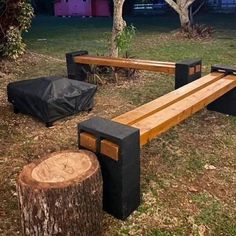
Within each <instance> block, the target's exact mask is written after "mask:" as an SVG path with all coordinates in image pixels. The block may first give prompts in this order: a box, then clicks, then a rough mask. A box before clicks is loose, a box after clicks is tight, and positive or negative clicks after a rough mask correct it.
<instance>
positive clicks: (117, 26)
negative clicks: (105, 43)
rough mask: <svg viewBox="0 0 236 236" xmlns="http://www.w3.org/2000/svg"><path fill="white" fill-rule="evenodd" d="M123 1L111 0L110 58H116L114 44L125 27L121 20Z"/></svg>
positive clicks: (123, 21)
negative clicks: (112, 8)
mask: <svg viewBox="0 0 236 236" xmlns="http://www.w3.org/2000/svg"><path fill="white" fill-rule="evenodd" d="M124 1H125V0H113V3H114V11H113V27H112V37H111V56H112V57H118V54H119V51H118V46H117V43H116V39H117V37H118V35H119V34H121V33H122V31H123V30H124V28H125V26H126V22H125V20H124V19H123V5H124Z"/></svg>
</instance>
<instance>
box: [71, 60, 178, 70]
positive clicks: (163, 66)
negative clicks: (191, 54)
mask: <svg viewBox="0 0 236 236" xmlns="http://www.w3.org/2000/svg"><path fill="white" fill-rule="evenodd" d="M74 61H75V62H76V63H81V64H94V65H103V66H111V67H124V68H133V69H139V70H148V71H155V72H163V73H168V74H175V64H169V63H163V62H162V63H157V62H151V61H145V60H135V59H117V58H109V57H108V58H106V57H94V56H77V57H74Z"/></svg>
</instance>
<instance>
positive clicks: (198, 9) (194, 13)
mask: <svg viewBox="0 0 236 236" xmlns="http://www.w3.org/2000/svg"><path fill="white" fill-rule="evenodd" d="M205 3H206V1H205V0H203V1H202V3H201V4H200V5H199V6H198V8H197V9H196V10H195V11H194V12H193V13H192V14H193V16H195V15H196V14H197V13H198V12H199V11H200V9H201V8H202V7H203V5H204V4H205Z"/></svg>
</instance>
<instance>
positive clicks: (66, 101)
mask: <svg viewBox="0 0 236 236" xmlns="http://www.w3.org/2000/svg"><path fill="white" fill-rule="evenodd" d="M96 90H97V86H96V85H92V84H89V83H85V82H81V81H77V80H70V79H66V78H57V77H42V78H37V79H30V80H23V81H17V82H13V83H9V84H8V87H7V92H8V101H9V102H10V103H12V104H13V106H14V109H15V110H17V111H19V112H22V113H25V114H30V115H32V116H35V117H37V118H39V119H40V120H42V121H43V122H45V123H51V122H54V121H56V120H58V119H61V118H63V117H66V116H70V115H73V114H76V113H78V112H80V111H86V110H90V109H92V107H93V98H94V95H95V93H96Z"/></svg>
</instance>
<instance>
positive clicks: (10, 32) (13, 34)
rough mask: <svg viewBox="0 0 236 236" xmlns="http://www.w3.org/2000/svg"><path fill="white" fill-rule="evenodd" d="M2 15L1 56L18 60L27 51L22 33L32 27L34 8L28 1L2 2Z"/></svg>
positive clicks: (0, 8)
mask: <svg viewBox="0 0 236 236" xmlns="http://www.w3.org/2000/svg"><path fill="white" fill-rule="evenodd" d="M6 3H7V4H6ZM0 15H1V18H0V26H1V30H0V56H7V57H10V58H13V59H17V58H18V57H19V56H20V55H22V54H23V53H24V51H25V46H26V45H25V44H24V43H23V39H22V33H23V32H25V31H27V30H28V29H29V27H30V24H31V20H32V18H33V8H32V6H31V4H30V3H29V2H28V1H27V0H0Z"/></svg>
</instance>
